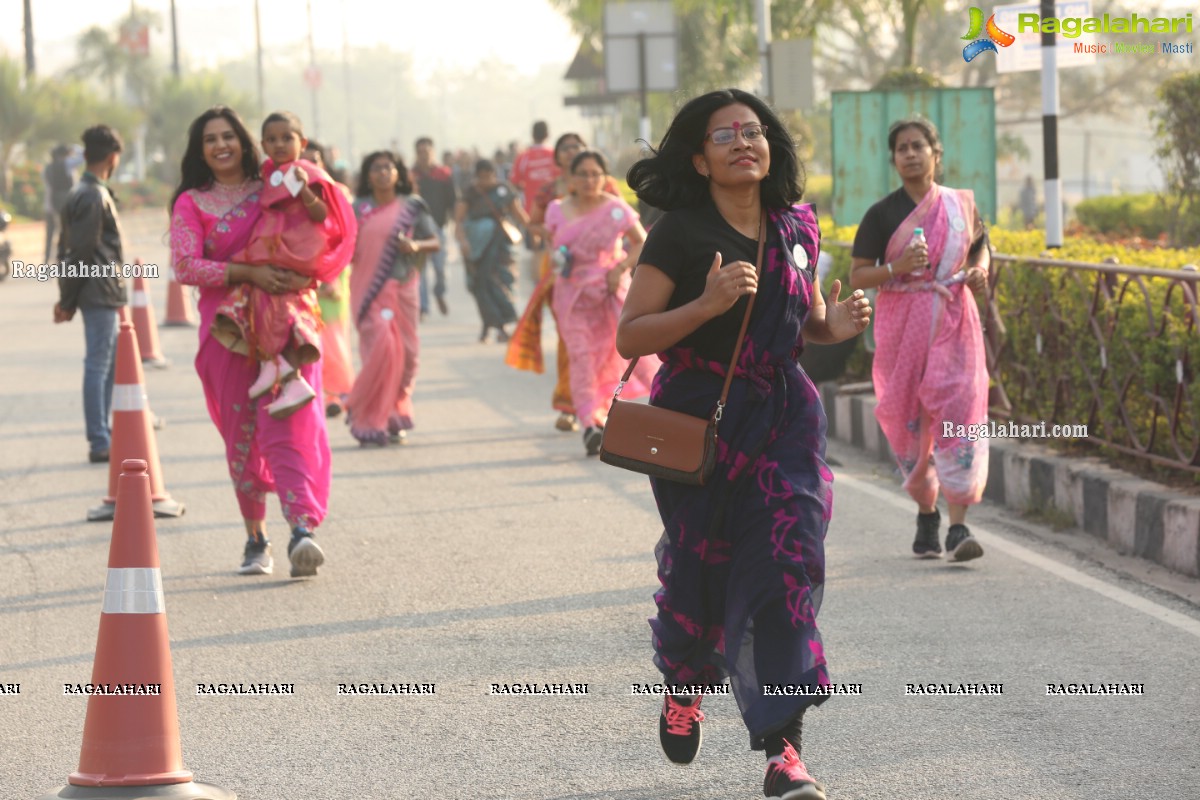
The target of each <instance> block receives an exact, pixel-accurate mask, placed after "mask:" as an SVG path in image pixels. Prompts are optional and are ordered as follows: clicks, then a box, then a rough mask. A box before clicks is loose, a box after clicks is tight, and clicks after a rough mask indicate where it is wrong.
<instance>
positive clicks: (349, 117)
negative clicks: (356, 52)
mask: <svg viewBox="0 0 1200 800" xmlns="http://www.w3.org/2000/svg"><path fill="white" fill-rule="evenodd" d="M342 79H343V81H344V82H345V84H346V159H347V160H348V161H350V163H354V156H355V150H354V117H355V116H356V115H355V113H354V102H353V100H351V95H350V36H349V34H348V33H347V32H346V0H342ZM327 166H329V167H332V166H333V165H332V164H329V165H327Z"/></svg>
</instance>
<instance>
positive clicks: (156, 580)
mask: <svg viewBox="0 0 1200 800" xmlns="http://www.w3.org/2000/svg"><path fill="white" fill-rule="evenodd" d="M101 610H102V611H103V612H104V613H105V614H162V613H165V612H166V610H167V606H166V603H165V601H164V600H163V590H162V572H161V571H160V570H159V569H158V568H157V567H124V568H118V567H113V568H110V569H109V570H108V580H107V581H106V582H105V584H104V608H103V609H101Z"/></svg>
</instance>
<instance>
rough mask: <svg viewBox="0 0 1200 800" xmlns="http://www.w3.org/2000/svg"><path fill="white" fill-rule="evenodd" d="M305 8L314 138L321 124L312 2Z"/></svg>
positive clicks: (319, 131)
mask: <svg viewBox="0 0 1200 800" xmlns="http://www.w3.org/2000/svg"><path fill="white" fill-rule="evenodd" d="M305 6H306V7H307V9H308V65H309V69H311V70H312V75H313V78H312V80H310V81H309V90H310V91H311V92H312V121H313V125H312V130H313V135H314V136H320V135H321V122H320V120H319V118H318V116H317V81H316V74H317V49H316V47H315V46H314V45H313V23H312V0H307V2H306V3H305Z"/></svg>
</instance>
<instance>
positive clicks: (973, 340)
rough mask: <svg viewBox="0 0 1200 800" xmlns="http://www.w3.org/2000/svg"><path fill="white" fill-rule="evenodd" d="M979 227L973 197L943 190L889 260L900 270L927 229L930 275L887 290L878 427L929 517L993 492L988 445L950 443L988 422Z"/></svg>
mask: <svg viewBox="0 0 1200 800" xmlns="http://www.w3.org/2000/svg"><path fill="white" fill-rule="evenodd" d="M975 218H976V212H975V197H974V194H973V193H972V192H971V191H969V190H962V189H948V188H946V187H944V186H938V185H937V184H936V183H935V184H934V185H933V188H931V189H930V191H929V193H928V194H926V195H925V197H924V198H923V199H922V201H921V202H920V203H919V204H918V205H917V208H916V209H914V210H913V212H912V213H911V214H910V215H909V216H908V218H907V219H905V220H904V222H903V223H902V224H901V225H900V227H899V228H898V229H897V230H896V232H895V233H894V234H893V235H892V238H891V239H890V240H889V242H888V246H887V253H886V256H885V258H886V260H887V261H896V260H898V259H899V258H900V256H901V254H902V253H903V250H904V248H905V247H906V246H907V245H908V243H909V242H910V241H911V239H912V236H913V229H914V228H917V227H920V228H924V233H925V238H926V240H927V241H928V243H929V264H930V266H929V268H928V269H926V270H924V271H923V273H920V274H910V275H903V276H900V277H899V278H897V279H895V280H891V281H888V282H887V283H885V284H884V285H883V286H882V287H880V292H879V298H878V301H877V303H876V306H875V321H874V324H875V341H876V350H875V360H874V366H873V368H872V378H873V379H874V383H875V394H876V397H877V398H878V401H879V403H878V405H877V406H876V408H875V417H876V418H877V419H878V420H879V424H880V426H881V427H882V428H883V432H884V434H885V435H886V436H887V439H888V443H889V444H890V445H891V447H892V452H894V453H895V454H896V460H897V461H898V463H899V465H900V470H901V472H902V473H903V475H904V488H905V490H906V491H907V492H908V493H909V495H911V496H912V498H913V499H914V500H916V501H917V502H918V503H920V504H921V505H922V506H925V507H929V506H932V505H933V504H934V503H935V501H936V500H937V496H938V493H939V491H940V492H941V493H942V494H944V495H945V497H946V501H947V502H949V503H953V504H956V505H970V504H973V503H978V502H979V501H980V499H982V497H983V489H984V486H985V485H986V484H987V471H988V444H987V440H986V439H980V440H979V441H975V442H971V441H968V440H967V439H965V438H961V439H960V438H957V437H954V436H944V435H943V432H944V429H943V424H944V423H945V422H951V423H953V424H954V426H955V427H957V426H958V425H972V424H976V423H983V422H986V421H987V397H988V373H987V362H986V359H985V355H984V348H983V332H982V328H981V326H980V321H979V309H978V308H977V307H976V305H975V300H974V298H973V297H972V295H971V292H970V290H969V289H968V288H967V287H966V284H965V283H964V280H965V278H966V264H967V254H968V251H969V249H970V247H971V242H972V240H973V239H974V233H975V230H974V223H975Z"/></svg>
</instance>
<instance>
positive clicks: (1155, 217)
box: [1075, 193, 1167, 239]
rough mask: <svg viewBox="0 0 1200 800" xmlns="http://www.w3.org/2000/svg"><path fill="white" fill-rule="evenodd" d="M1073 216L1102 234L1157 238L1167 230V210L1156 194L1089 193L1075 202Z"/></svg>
mask: <svg viewBox="0 0 1200 800" xmlns="http://www.w3.org/2000/svg"><path fill="white" fill-rule="evenodd" d="M1075 217H1076V218H1077V219H1078V220H1079V221H1080V222H1082V223H1083V224H1084V225H1086V226H1087V227H1089V228H1091V229H1092V230H1094V231H1096V232H1097V233H1103V234H1117V235H1122V236H1129V235H1136V236H1144V237H1146V238H1147V239H1157V238H1158V237H1159V236H1161V235H1162V234H1164V233H1166V231H1167V212H1166V209H1165V208H1164V207H1163V202H1162V199H1161V198H1160V197H1159V196H1158V195H1157V194H1152V193H1148V194H1118V195H1112V196H1111V197H1093V198H1091V199H1089V200H1084V201H1082V202H1080V203H1078V204H1077V205H1076V206H1075Z"/></svg>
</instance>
